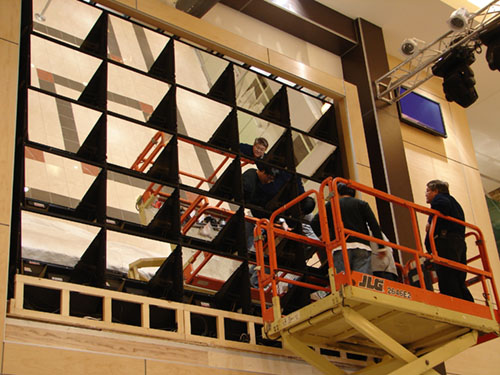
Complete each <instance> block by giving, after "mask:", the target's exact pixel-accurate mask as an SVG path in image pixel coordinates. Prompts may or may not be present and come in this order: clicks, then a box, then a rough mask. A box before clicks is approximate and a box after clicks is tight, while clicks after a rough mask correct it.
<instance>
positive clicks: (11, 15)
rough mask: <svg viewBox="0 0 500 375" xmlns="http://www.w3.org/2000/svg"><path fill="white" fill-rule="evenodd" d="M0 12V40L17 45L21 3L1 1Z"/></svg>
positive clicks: (8, 0)
mask: <svg viewBox="0 0 500 375" xmlns="http://www.w3.org/2000/svg"><path fill="white" fill-rule="evenodd" d="M1 8H2V11H1V12H0V39H5V40H8V41H10V42H12V43H16V44H17V43H19V25H20V12H21V2H20V1H19V0H3V1H2V4H1Z"/></svg>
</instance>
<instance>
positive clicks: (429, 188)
mask: <svg viewBox="0 0 500 375" xmlns="http://www.w3.org/2000/svg"><path fill="white" fill-rule="evenodd" d="M439 193H445V194H449V193H450V189H449V185H448V183H447V182H446V181H441V180H431V181H429V182H428V183H427V185H426V188H425V201H426V202H427V203H431V202H432V200H433V199H434V197H435V196H436V195H438V194H439Z"/></svg>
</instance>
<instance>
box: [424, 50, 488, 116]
mask: <svg viewBox="0 0 500 375" xmlns="http://www.w3.org/2000/svg"><path fill="white" fill-rule="evenodd" d="M475 60H476V58H475V57H474V48H470V47H467V46H458V47H455V48H453V49H452V50H451V51H450V52H448V53H447V54H445V55H444V56H443V57H442V58H441V59H440V60H438V62H437V63H436V64H434V65H433V67H432V74H434V75H435V76H437V77H442V78H443V91H444V94H445V96H446V100H448V101H449V102H456V103H458V104H459V105H461V106H462V107H464V108H467V107H468V106H470V105H471V104H472V103H474V102H475V101H476V100H477V98H478V96H477V92H476V89H475V87H474V85H475V84H476V80H475V79H474V72H473V71H472V69H471V68H470V67H469V65H471V64H472V63H473V62H474V61H475Z"/></svg>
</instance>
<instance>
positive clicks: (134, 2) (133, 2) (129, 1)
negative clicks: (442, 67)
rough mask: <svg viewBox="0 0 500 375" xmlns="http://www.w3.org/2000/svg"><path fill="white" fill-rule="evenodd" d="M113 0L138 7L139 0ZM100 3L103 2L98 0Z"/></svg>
mask: <svg viewBox="0 0 500 375" xmlns="http://www.w3.org/2000/svg"><path fill="white" fill-rule="evenodd" d="M113 2H114V3H121V4H123V5H126V6H128V7H131V8H137V0H114V1H113ZM98 3H101V1H98Z"/></svg>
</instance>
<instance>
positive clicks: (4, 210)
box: [0, 1, 19, 225]
mask: <svg viewBox="0 0 500 375" xmlns="http://www.w3.org/2000/svg"><path fill="white" fill-rule="evenodd" d="M12 3H14V1H12ZM2 17H3V16H2ZM18 50H19V48H18V45H16V44H13V43H9V42H6V41H4V40H0V66H1V67H2V69H1V71H0V82H2V87H3V89H2V94H1V95H0V111H1V113H2V121H1V122H0V124H1V128H2V139H1V141H0V193H1V198H0V224H7V225H8V224H10V212H11V204H12V170H13V163H14V135H15V126H16V104H17V95H16V93H17V76H18V73H17V69H18Z"/></svg>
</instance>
